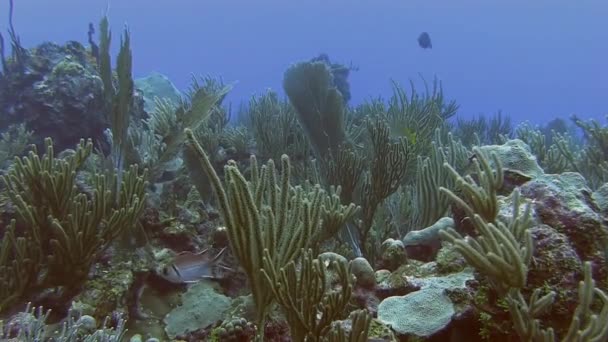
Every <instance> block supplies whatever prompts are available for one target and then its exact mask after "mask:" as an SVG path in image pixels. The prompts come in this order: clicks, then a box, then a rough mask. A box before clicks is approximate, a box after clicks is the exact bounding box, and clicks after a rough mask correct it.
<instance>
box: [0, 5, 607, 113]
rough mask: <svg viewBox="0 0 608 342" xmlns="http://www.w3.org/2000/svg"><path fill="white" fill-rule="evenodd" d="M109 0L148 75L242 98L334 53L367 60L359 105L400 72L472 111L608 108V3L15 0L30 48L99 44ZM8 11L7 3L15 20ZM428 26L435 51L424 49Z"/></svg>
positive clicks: (138, 69) (358, 84) (2, 18)
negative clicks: (91, 27)
mask: <svg viewBox="0 0 608 342" xmlns="http://www.w3.org/2000/svg"><path fill="white" fill-rule="evenodd" d="M106 8H109V12H108V13H109V18H110V22H111V25H112V29H113V33H114V39H115V40H118V39H119V38H118V37H119V34H120V33H121V30H122V27H123V25H125V24H128V26H129V28H130V30H131V34H132V48H133V55H134V75H135V76H136V77H141V76H145V75H146V74H148V73H150V72H151V71H159V72H161V73H164V74H166V75H167V76H169V77H170V78H171V80H173V82H175V84H176V85H177V86H178V87H179V88H181V89H184V88H186V87H187V86H188V84H189V81H190V77H191V75H192V74H195V75H212V76H221V77H222V78H223V79H224V81H226V82H228V83H232V82H237V83H236V86H235V87H234V89H233V91H232V92H231V94H230V95H229V98H228V100H229V101H231V102H232V103H233V104H238V103H239V102H241V101H247V100H248V98H249V96H251V95H252V94H256V93H257V94H259V93H262V92H263V91H264V90H265V89H266V88H272V89H275V90H277V91H279V92H280V93H282V87H281V82H282V78H283V72H284V71H285V69H286V68H287V67H288V66H289V65H290V64H291V63H293V62H296V61H300V60H307V59H310V58H312V57H315V56H317V55H318V54H319V53H327V54H328V55H329V56H330V58H331V59H332V61H335V62H339V63H343V64H349V63H351V62H352V64H353V65H355V66H358V67H359V70H358V71H356V72H353V73H352V74H351V76H350V82H351V87H352V96H353V98H352V101H351V104H358V103H361V102H362V101H365V100H366V99H368V98H370V97H375V96H384V97H387V96H389V95H390V92H391V89H390V80H391V79H394V80H396V81H398V82H400V83H402V84H407V82H408V81H409V80H410V79H413V80H415V81H416V82H417V84H418V85H420V84H421V77H424V78H425V79H427V80H432V79H433V77H434V76H437V77H438V78H439V79H440V80H441V81H442V82H443V86H444V90H445V93H446V95H447V97H448V98H450V99H456V101H457V102H458V103H459V104H460V110H459V115H461V116H464V117H470V116H474V115H478V114H481V113H484V114H488V115H489V114H493V113H495V112H496V111H498V110H502V111H503V113H504V114H507V115H510V116H511V118H512V119H513V121H514V122H518V121H522V120H531V121H533V122H536V123H540V122H546V121H547V120H550V119H552V118H555V117H558V116H561V117H568V116H570V115H572V114H577V115H579V116H580V117H581V118H597V119H603V117H604V116H605V115H606V114H608V109H607V105H606V103H607V102H606V99H607V96H608V24H606V18H608V2H606V1H605V0H581V1H569V0H539V1H527V0H510V1H482V0H459V1H447V0H440V1H438V0H433V1H403V0H381V1H370V0H368V1H363V0H351V1H347V0H325V1H321V0H308V1H293V0H283V1H279V0H256V1H243V0H222V1H220V0H215V1H211V0H174V1H150V0H148V1H144V0H123V1H112V2H109V3H108V2H107V0H87V1H83V0H53V1H47V0H15V13H14V25H15V29H16V30H17V32H18V33H19V35H20V36H21V40H22V43H23V45H24V46H25V47H32V46H35V45H36V44H38V43H41V42H42V41H47V40H48V41H54V42H58V43H63V42H65V41H67V40H78V41H81V42H83V43H86V38H87V35H86V33H87V26H88V23H89V22H93V23H95V24H97V23H98V21H99V19H100V18H101V16H102V14H103V13H104V11H105V10H106ZM7 10H8V1H2V2H1V4H0V28H2V29H3V30H4V29H5V28H6V27H7V26H8V23H7V18H8V15H7ZM422 31H427V32H429V34H430V36H431V39H432V41H433V49H421V48H420V47H419V46H418V44H417V42H416V38H417V37H418V35H419V34H420V32H422ZM117 46H118V44H113V47H114V48H117Z"/></svg>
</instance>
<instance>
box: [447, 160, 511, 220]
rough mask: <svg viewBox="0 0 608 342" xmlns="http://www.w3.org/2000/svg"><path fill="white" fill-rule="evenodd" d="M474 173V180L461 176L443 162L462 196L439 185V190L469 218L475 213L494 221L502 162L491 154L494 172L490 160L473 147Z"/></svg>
mask: <svg viewBox="0 0 608 342" xmlns="http://www.w3.org/2000/svg"><path fill="white" fill-rule="evenodd" d="M473 153H474V157H475V159H474V161H473V162H474V173H475V174H476V176H477V177H478V180H477V181H475V180H474V179H473V178H472V177H471V176H466V177H462V176H461V175H460V174H459V173H458V171H456V170H455V169H454V167H452V166H451V165H450V164H448V163H444V167H445V168H446V169H447V170H448V171H449V172H450V173H451V174H452V176H453V177H454V178H455V180H456V188H457V189H459V190H461V191H462V195H461V196H462V198H461V197H459V196H458V195H456V194H455V193H454V192H453V191H452V190H450V189H447V188H444V187H440V188H439V191H441V192H442V193H443V194H445V195H446V196H448V197H449V198H450V199H451V200H452V201H453V202H455V203H456V204H458V206H460V207H461V208H462V209H463V210H464V211H465V212H466V214H467V216H468V217H469V218H471V219H472V218H473V217H474V216H475V215H476V214H477V215H479V216H481V218H482V219H483V220H484V221H486V222H495V221H496V216H497V215H498V201H497V199H496V193H497V191H498V190H500V188H501V187H502V184H503V179H504V175H503V170H502V164H501V163H500V160H498V157H496V155H494V154H492V159H493V161H494V165H495V166H496V174H495V173H494V171H493V170H492V168H491V167H490V162H489V161H488V159H487V158H486V156H485V155H484V153H483V152H482V151H481V150H480V149H479V148H473Z"/></svg>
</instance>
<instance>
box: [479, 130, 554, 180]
mask: <svg viewBox="0 0 608 342" xmlns="http://www.w3.org/2000/svg"><path fill="white" fill-rule="evenodd" d="M480 149H481V151H483V152H484V153H486V154H487V155H488V156H490V155H491V154H492V153H494V154H496V156H497V157H498V160H500V162H501V163H502V167H503V168H504V169H505V170H512V171H517V172H518V173H521V174H522V175H525V176H527V177H529V178H535V177H538V176H540V175H542V174H544V173H545V172H544V171H543V169H542V168H541V167H540V165H538V161H537V160H536V157H535V156H534V155H533V154H532V152H531V151H530V147H529V146H528V145H526V143H524V142H523V141H522V140H519V139H513V140H509V141H507V142H506V143H504V144H502V145H486V146H481V147H480Z"/></svg>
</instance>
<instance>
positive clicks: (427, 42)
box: [418, 32, 433, 49]
mask: <svg viewBox="0 0 608 342" xmlns="http://www.w3.org/2000/svg"><path fill="white" fill-rule="evenodd" d="M418 45H420V47H421V48H423V49H432V48H433V44H432V43H431V36H429V34H428V33H426V32H422V33H421V34H420V36H418Z"/></svg>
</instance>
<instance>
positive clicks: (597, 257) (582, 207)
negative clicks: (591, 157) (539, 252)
mask: <svg viewBox="0 0 608 342" xmlns="http://www.w3.org/2000/svg"><path fill="white" fill-rule="evenodd" d="M521 194H522V195H523V196H524V197H527V198H529V199H531V200H533V201H534V209H535V211H536V214H537V217H538V219H539V220H540V222H542V223H544V224H547V225H549V226H551V227H553V228H555V229H556V230H557V231H558V232H560V233H563V234H564V235H565V236H566V237H567V238H568V240H569V242H570V244H571V245H572V247H573V248H574V249H575V250H576V252H577V254H578V255H579V257H580V258H581V260H594V261H598V262H600V261H601V260H603V258H604V253H605V241H606V238H607V236H606V235H607V234H608V230H607V228H606V225H605V223H604V218H603V216H602V215H601V214H600V209H599V208H598V207H597V205H596V204H595V201H594V200H593V198H592V191H591V189H590V188H589V187H588V186H587V182H586V180H585V178H584V177H583V176H581V175H580V174H579V173H576V172H564V173H562V174H559V175H555V174H551V175H543V176H541V177H538V178H536V179H533V180H532V181H530V182H528V183H526V184H524V185H523V186H522V187H521ZM599 264H603V262H600V263H599Z"/></svg>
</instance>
